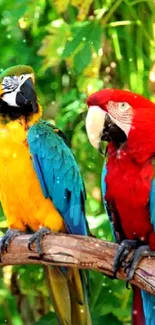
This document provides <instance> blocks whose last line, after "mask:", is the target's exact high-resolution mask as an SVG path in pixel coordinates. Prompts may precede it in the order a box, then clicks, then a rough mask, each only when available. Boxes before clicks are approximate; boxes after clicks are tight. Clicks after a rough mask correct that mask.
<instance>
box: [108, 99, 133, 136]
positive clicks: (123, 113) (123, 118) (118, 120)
mask: <svg viewBox="0 0 155 325" xmlns="http://www.w3.org/2000/svg"><path fill="white" fill-rule="evenodd" d="M106 107H107V111H108V114H109V117H110V118H111V120H112V121H113V123H115V124H116V125H117V126H118V127H119V128H120V129H121V130H122V131H124V133H125V134H126V136H128V134H129V131H130V128H131V123H132V117H133V110H132V107H131V106H130V105H129V104H128V103H127V102H113V101H109V102H108V104H107V105H106Z"/></svg>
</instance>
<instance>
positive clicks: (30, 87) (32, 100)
mask: <svg viewBox="0 0 155 325" xmlns="http://www.w3.org/2000/svg"><path fill="white" fill-rule="evenodd" d="M16 103H17V105H18V106H32V112H33V113H36V112H37V111H38V103H37V97H36V93H35V90H34V84H33V82H32V80H31V79H30V78H29V79H27V80H26V81H25V82H24V83H23V84H22V85H21V87H20V91H19V92H18V93H17V96H16Z"/></svg>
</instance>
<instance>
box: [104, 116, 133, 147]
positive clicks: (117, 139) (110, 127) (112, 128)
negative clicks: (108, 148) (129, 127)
mask: <svg viewBox="0 0 155 325" xmlns="http://www.w3.org/2000/svg"><path fill="white" fill-rule="evenodd" d="M101 140H102V141H107V142H111V141H112V142H113V143H114V144H115V146H116V147H119V146H120V145H121V144H122V143H124V142H125V141H126V140H127V137H126V134H125V133H124V131H123V130H122V129H121V128H119V126H117V125H116V124H115V123H114V122H113V121H112V120H111V118H110V117H109V115H108V114H106V117H105V123H104V128H103V133H102V136H101Z"/></svg>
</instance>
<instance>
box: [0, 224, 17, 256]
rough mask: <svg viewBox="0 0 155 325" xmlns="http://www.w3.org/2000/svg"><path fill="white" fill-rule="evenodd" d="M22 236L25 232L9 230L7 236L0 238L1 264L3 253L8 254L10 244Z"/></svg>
mask: <svg viewBox="0 0 155 325" xmlns="http://www.w3.org/2000/svg"><path fill="white" fill-rule="evenodd" d="M22 234H23V231H20V230H18V229H8V230H7V232H6V233H5V235H4V236H3V237H1V238H0V262H1V254H2V252H3V251H5V252H8V246H9V244H10V241H11V240H13V239H14V238H15V237H17V236H19V235H22Z"/></svg>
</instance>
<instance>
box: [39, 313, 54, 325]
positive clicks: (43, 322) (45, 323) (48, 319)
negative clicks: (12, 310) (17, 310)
mask: <svg viewBox="0 0 155 325" xmlns="http://www.w3.org/2000/svg"><path fill="white" fill-rule="evenodd" d="M34 325H58V322H57V320H56V315H55V314H54V313H52V312H49V313H48V314H47V315H45V316H43V317H41V318H40V319H39V320H38V321H37V322H35V324H34Z"/></svg>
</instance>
